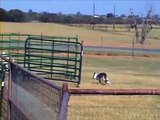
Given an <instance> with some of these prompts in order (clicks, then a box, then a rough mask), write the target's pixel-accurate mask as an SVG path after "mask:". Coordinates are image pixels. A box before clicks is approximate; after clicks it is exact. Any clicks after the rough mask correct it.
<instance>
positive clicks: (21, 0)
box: [0, 0, 160, 15]
mask: <svg viewBox="0 0 160 120" xmlns="http://www.w3.org/2000/svg"><path fill="white" fill-rule="evenodd" d="M94 3H95V13H96V14H98V15H106V14H107V13H113V10H114V4H115V13H116V15H121V14H125V15H129V14H130V8H132V10H133V12H134V14H138V15H146V13H147V11H148V10H149V9H150V8H151V6H152V8H153V13H154V14H159V15H160V0H0V7H1V8H3V9H5V10H7V11H8V10H10V9H20V10H22V11H24V12H27V11H28V10H29V9H32V11H34V12H44V11H46V12H50V13H58V12H61V13H63V14H76V13H77V12H80V13H82V14H86V15H92V14H93V4H94Z"/></svg>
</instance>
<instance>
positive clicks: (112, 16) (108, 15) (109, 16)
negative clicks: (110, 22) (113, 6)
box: [106, 13, 114, 18]
mask: <svg viewBox="0 0 160 120" xmlns="http://www.w3.org/2000/svg"><path fill="white" fill-rule="evenodd" d="M106 17H107V18H114V15H113V14H112V13H108V14H107V15H106Z"/></svg>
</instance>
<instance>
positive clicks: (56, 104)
mask: <svg viewBox="0 0 160 120" xmlns="http://www.w3.org/2000/svg"><path fill="white" fill-rule="evenodd" d="M11 69H12V85H11V88H12V89H11V91H12V95H11V99H12V101H13V103H14V102H16V103H18V105H19V107H21V108H22V109H24V110H25V111H27V112H28V113H29V114H31V115H32V116H33V117H34V118H36V119H37V120H44V119H45V120H50V119H53V120H57V119H58V117H59V111H60V105H61V90H60V89H58V87H57V88H54V87H53V86H51V85H49V84H47V83H44V81H42V80H40V79H38V78H36V77H35V76H33V75H32V74H29V73H28V72H26V71H24V70H22V69H21V68H19V67H17V66H16V65H14V64H12V66H11ZM13 108H15V107H13ZM11 110H13V111H14V109H11ZM31 115H30V117H31ZM12 117H14V115H13V116H12Z"/></svg>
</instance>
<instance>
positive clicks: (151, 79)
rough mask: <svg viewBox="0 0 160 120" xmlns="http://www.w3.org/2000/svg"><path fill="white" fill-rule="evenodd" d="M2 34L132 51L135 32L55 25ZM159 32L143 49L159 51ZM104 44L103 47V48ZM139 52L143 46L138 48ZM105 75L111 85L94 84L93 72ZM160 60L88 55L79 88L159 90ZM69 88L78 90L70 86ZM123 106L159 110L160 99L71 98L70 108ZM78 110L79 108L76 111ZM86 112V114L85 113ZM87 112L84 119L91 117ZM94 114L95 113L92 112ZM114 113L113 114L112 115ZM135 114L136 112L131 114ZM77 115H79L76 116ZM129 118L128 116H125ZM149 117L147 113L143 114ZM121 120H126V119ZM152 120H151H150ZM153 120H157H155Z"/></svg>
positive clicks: (6, 29) (6, 27)
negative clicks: (73, 39) (63, 39)
mask: <svg viewBox="0 0 160 120" xmlns="http://www.w3.org/2000/svg"><path fill="white" fill-rule="evenodd" d="M0 25H1V26H0V32H1V33H13V32H14V33H18V32H20V33H26V34H41V33H43V34H44V35H53V36H72V37H73V36H76V35H77V36H78V38H79V40H83V41H84V45H100V46H101V45H103V46H118V47H131V45H132V38H133V34H134V33H133V32H121V33H120V32H104V31H97V30H91V29H85V28H78V27H71V26H68V25H61V24H54V23H0ZM158 35H159V30H153V31H152V32H151V33H150V35H149V36H150V38H149V39H147V41H146V42H145V44H144V46H143V48H155V49H159V48H160V44H159V43H160V40H159V36H158ZM102 43H103V44H102ZM136 47H137V48H140V47H141V45H136ZM100 71H105V72H107V73H108V75H109V76H108V77H109V79H110V80H111V84H110V85H100V84H99V83H98V81H95V80H93V78H92V76H93V73H94V72H100ZM159 79H160V57H155V56H154V57H134V58H132V57H129V56H107V55H92V54H85V55H84V58H83V69H82V81H81V84H80V88H87V89H108V88H116V89H117V88H159V86H160V81H159ZM69 87H70V88H76V87H75V85H74V84H73V83H69ZM77 105H79V106H100V105H103V106H112V105H114V106H120V107H126V106H130V107H135V106H136V107H147V108H148V107H149V108H150V107H154V108H159V107H160V100H159V97H157V96H153V97H151V96H141V97H136V96H135V97H133V96H130V97H129V96H126V97H123V96H116V97H113V96H98V97H97V96H80V97H79V96H71V98H70V101H69V106H77ZM77 109H78V108H77ZM82 111H83V110H82ZM87 112H88V111H85V113H83V115H82V116H86V117H87V115H88V113H87ZM91 112H95V111H91ZM113 113H114V112H113ZM132 113H133V114H134V112H132ZM73 114H76V111H74V112H73ZM126 114H127V113H126ZM142 114H146V113H142ZM121 120H124V119H123V118H122V119H121ZM151 120H152V119H151ZM153 120H154V119H153Z"/></svg>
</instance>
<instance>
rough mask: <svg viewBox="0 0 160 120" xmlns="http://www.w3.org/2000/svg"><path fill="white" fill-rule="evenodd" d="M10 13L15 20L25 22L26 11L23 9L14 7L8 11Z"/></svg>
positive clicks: (12, 19)
mask: <svg viewBox="0 0 160 120" xmlns="http://www.w3.org/2000/svg"><path fill="white" fill-rule="evenodd" d="M8 15H9V17H10V19H11V21H13V22H23V21H24V13H23V12H22V11H21V10H18V9H14V10H10V11H9V12H8Z"/></svg>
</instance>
